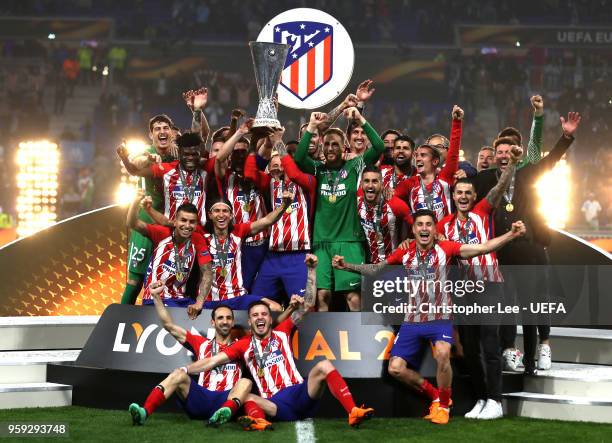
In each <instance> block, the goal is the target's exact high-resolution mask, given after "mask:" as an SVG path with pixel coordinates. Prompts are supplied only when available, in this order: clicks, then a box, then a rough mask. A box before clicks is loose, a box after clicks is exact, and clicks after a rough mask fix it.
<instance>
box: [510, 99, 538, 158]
mask: <svg viewBox="0 0 612 443" xmlns="http://www.w3.org/2000/svg"><path fill="white" fill-rule="evenodd" d="M530 101H531V106H532V107H533V121H532V123H531V131H529V142H528V143H527V154H526V155H525V158H524V159H522V160H521V161H520V162H519V163H518V165H517V169H520V168H522V167H523V166H526V165H528V164H536V163H537V162H539V161H540V160H541V159H542V130H543V126H544V100H542V97H541V96H539V95H534V96H533V97H531V99H530Z"/></svg>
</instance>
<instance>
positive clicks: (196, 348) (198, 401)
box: [129, 281, 253, 425]
mask: <svg viewBox="0 0 612 443" xmlns="http://www.w3.org/2000/svg"><path fill="white" fill-rule="evenodd" d="M149 288H150V291H151V295H152V296H153V301H154V304H155V309H156V311H157V315H158V316H159V319H160V320H161V322H162V325H163V327H164V329H165V330H166V331H168V332H169V333H170V334H171V335H172V336H173V337H174V338H175V339H176V340H177V341H178V342H179V343H181V344H182V345H183V346H184V347H185V348H187V349H188V350H189V351H191V352H193V354H194V356H195V358H196V359H198V360H201V359H205V358H209V357H211V356H214V355H217V354H218V353H219V352H222V351H223V350H225V349H226V347H227V346H229V345H230V344H231V343H232V342H234V341H236V340H235V339H232V337H231V334H230V333H231V330H232V327H233V326H234V312H233V311H232V310H231V309H230V308H229V307H228V306H223V305H219V306H217V307H216V308H215V309H214V310H213V311H212V318H211V321H210V323H211V326H213V327H214V328H215V337H214V338H213V339H211V340H208V339H206V338H204V337H201V336H199V335H193V334H191V333H190V332H189V331H186V330H185V329H183V328H182V327H180V326H178V325H176V324H174V322H173V321H172V317H171V316H170V313H169V312H168V310H167V309H166V307H165V306H164V303H163V302H162V300H161V297H160V294H161V293H162V291H163V289H164V282H163V281H156V282H153V283H151V286H150V287H149ZM241 376H242V371H241V369H240V365H239V364H238V363H236V362H233V361H229V360H226V361H225V364H223V365H221V366H219V367H216V368H215V369H213V370H209V371H204V372H201V373H200V376H199V378H198V381H197V383H196V382H195V381H194V380H193V379H192V378H191V377H189V375H187V369H186V368H185V367H183V368H179V369H175V370H174V371H172V373H170V375H168V377H166V378H165V379H164V380H163V381H162V382H161V383H160V384H158V385H157V386H155V387H154V388H153V390H152V391H151V393H150V394H149V396H148V397H147V399H146V400H145V403H144V406H140V405H138V404H137V403H132V404H131V405H130V408H129V411H130V414H131V415H132V423H133V424H135V425H143V424H144V423H145V421H146V420H147V418H149V417H150V416H151V414H152V413H153V411H155V409H157V408H158V407H159V406H160V405H161V404H163V403H164V402H165V401H166V400H167V399H168V398H170V396H171V395H172V394H174V393H175V392H176V394H177V396H178V398H179V401H180V403H181V404H182V406H183V408H184V409H185V412H186V413H187V415H189V417H190V418H192V419H204V420H206V419H208V420H209V421H208V423H209V424H212V425H220V424H223V423H225V422H227V421H228V420H229V419H230V418H231V417H232V415H233V414H235V413H236V411H237V410H238V409H239V408H240V406H241V405H242V404H243V403H244V401H245V399H246V397H247V395H248V394H249V392H251V386H252V385H253V384H252V383H251V381H250V380H248V379H246V378H241Z"/></svg>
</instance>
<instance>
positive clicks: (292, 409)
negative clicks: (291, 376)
mask: <svg viewBox="0 0 612 443" xmlns="http://www.w3.org/2000/svg"><path fill="white" fill-rule="evenodd" d="M268 400H270V401H271V402H272V403H274V404H275V405H276V415H275V416H274V417H273V419H274V420H275V421H296V420H303V419H305V418H310V417H314V415H315V412H316V411H317V407H318V406H319V400H317V399H314V398H310V396H309V395H308V379H304V382H303V383H300V384H299V385H293V386H289V387H288V388H285V389H283V390H282V391H280V392H277V393H276V394H274V395H273V396H272V397H270V398H269V399H268Z"/></svg>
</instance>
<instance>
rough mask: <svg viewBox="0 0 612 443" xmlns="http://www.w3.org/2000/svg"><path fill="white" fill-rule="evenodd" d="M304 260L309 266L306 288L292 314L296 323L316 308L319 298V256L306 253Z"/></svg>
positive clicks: (292, 318)
mask: <svg viewBox="0 0 612 443" xmlns="http://www.w3.org/2000/svg"><path fill="white" fill-rule="evenodd" d="M304 262H305V263H306V266H307V267H308V275H307V277H306V290H305V292H304V298H303V299H302V300H301V303H298V305H297V307H296V309H295V311H294V312H293V313H292V314H291V320H292V321H293V324H295V325H297V324H298V323H299V322H301V321H302V319H303V318H304V316H305V315H306V314H307V313H308V312H310V310H311V309H312V308H314V305H315V303H316V300H317V264H318V260H317V256H316V255H314V254H306V259H305V260H304Z"/></svg>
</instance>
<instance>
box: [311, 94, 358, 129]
mask: <svg viewBox="0 0 612 443" xmlns="http://www.w3.org/2000/svg"><path fill="white" fill-rule="evenodd" d="M358 102H359V99H358V98H357V96H356V95H355V94H349V95H347V96H346V97H345V99H344V100H342V103H340V104H339V105H338V106H336V107H335V108H334V109H332V110H331V111H329V112H328V113H327V114H326V118H325V121H323V123H321V124H320V125H319V127H318V129H319V133H320V134H323V133H324V132H325V131H327V130H328V129H329V128H330V127H331V126H332V125H333V124H334V122H335V121H336V120H337V119H338V117H340V115H341V114H342V112H343V111H344V110H345V109H346V108H351V107H356V106H357V103H358Z"/></svg>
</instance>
